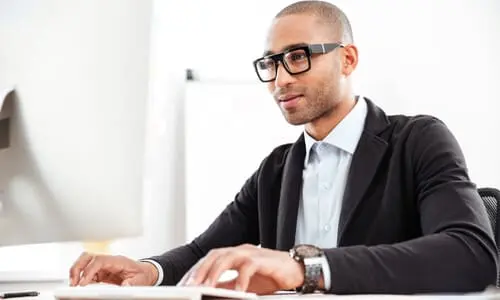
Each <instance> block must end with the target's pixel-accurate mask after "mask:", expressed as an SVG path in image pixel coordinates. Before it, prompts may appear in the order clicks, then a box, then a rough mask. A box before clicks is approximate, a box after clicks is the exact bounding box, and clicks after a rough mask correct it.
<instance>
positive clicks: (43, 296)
mask: <svg viewBox="0 0 500 300" xmlns="http://www.w3.org/2000/svg"><path fill="white" fill-rule="evenodd" d="M259 298H262V299H264V300H266V299H269V300H271V299H272V300H285V299H297V300H298V299H300V300H305V299H307V300H320V299H321V300H334V299H353V300H364V299H374V300H377V299H383V300H393V299H406V300H411V299H415V300H417V299H422V300H438V299H443V300H451V299H479V300H486V299H488V300H489V299H492V300H493V299H499V300H500V294H490V293H484V294H468V295H407V296H404V295H342V296H340V295H321V294H315V295H272V296H263V297H259ZM18 299H19V300H54V299H55V298H54V296H53V294H52V292H51V291H41V292H40V296H38V297H26V298H18ZM13 300H15V299H13ZM226 300H227V299H226Z"/></svg>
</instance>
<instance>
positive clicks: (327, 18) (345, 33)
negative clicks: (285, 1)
mask: <svg viewBox="0 0 500 300" xmlns="http://www.w3.org/2000/svg"><path fill="white" fill-rule="evenodd" d="M294 14H310V15H314V16H316V17H317V18H318V20H319V21H320V23H322V24H324V25H326V26H327V27H328V28H330V29H331V30H332V31H333V32H334V34H335V35H336V38H340V39H341V40H340V41H336V42H342V43H345V44H351V43H353V42H354V37H353V34H352V27H351V23H350V22H349V19H348V18H347V16H346V15H345V13H344V12H343V11H342V10H341V9H340V8H338V7H337V6H335V5H333V4H331V3H329V2H325V1H318V0H306V1H299V2H295V3H292V4H290V5H288V6H287V7H285V8H283V9H282V10H281V11H280V12H279V13H278V14H277V15H276V16H275V18H279V17H283V16H288V15H294Z"/></svg>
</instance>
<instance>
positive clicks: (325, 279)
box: [321, 256, 331, 291]
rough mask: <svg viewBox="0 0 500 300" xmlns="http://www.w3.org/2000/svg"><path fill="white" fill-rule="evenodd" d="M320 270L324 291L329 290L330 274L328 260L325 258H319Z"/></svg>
mask: <svg viewBox="0 0 500 300" xmlns="http://www.w3.org/2000/svg"><path fill="white" fill-rule="evenodd" d="M321 268H322V271H323V282H324V284H325V290H327V291H328V290H330V287H331V278H330V277H331V274H330V264H328V260H327V259H326V256H323V257H321Z"/></svg>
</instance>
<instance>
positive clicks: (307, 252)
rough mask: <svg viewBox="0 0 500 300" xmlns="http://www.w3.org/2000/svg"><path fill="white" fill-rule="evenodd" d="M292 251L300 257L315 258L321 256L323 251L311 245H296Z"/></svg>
mask: <svg viewBox="0 0 500 300" xmlns="http://www.w3.org/2000/svg"><path fill="white" fill-rule="evenodd" d="M294 251H295V253H296V254H297V255H299V256H301V257H317V256H321V255H322V254H323V250H321V249H320V248H318V247H316V246H313V245H297V246H296V247H295V248H294Z"/></svg>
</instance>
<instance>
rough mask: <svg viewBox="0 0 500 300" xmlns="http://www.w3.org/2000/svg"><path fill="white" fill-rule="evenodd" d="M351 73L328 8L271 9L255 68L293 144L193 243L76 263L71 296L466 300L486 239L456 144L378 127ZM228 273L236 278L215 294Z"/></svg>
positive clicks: (86, 257) (415, 131)
mask: <svg viewBox="0 0 500 300" xmlns="http://www.w3.org/2000/svg"><path fill="white" fill-rule="evenodd" d="M357 63H358V51H357V48H356V46H354V44H353V38H352V32H351V27H350V24H349V21H348V19H347V18H346V16H345V15H344V14H343V12H342V11H341V10H340V9H338V8H337V7H335V6H334V5H332V4H329V3H326V2H319V1H305V2H297V3H295V4H292V5H290V6H288V7H286V8H285V9H283V10H282V11H281V12H280V13H278V14H277V16H276V17H275V19H274V22H273V23H272V26H271V28H270V31H269V35H268V38H267V46H266V52H265V54H264V56H263V57H262V58H260V59H258V60H256V61H255V62H254V66H255V70H256V73H257V75H258V77H259V79H260V80H261V81H264V82H267V85H268V88H269V91H270V92H271V94H272V95H273V96H274V99H275V100H276V102H277V104H278V106H279V107H280V109H281V111H282V113H283V115H284V117H285V118H286V120H287V121H288V122H289V123H291V124H293V125H301V124H304V125H305V132H304V134H303V135H301V136H300V137H299V139H298V140H297V141H296V142H295V143H293V144H287V145H282V146H279V147H277V148H276V149H274V150H273V151H272V152H271V153H270V154H269V156H268V157H266V158H265V159H264V160H263V161H262V163H261V165H260V166H259V168H258V169H257V170H256V171H255V173H254V174H253V175H252V176H251V177H250V178H249V179H248V180H247V182H246V183H245V184H244V185H243V187H242V189H241V191H240V192H239V193H238V194H237V196H236V198H235V199H234V201H233V202H232V203H231V204H229V205H228V206H227V208H226V209H225V210H224V211H223V212H222V214H221V215H220V216H219V217H218V218H217V219H216V220H215V221H214V223H213V224H212V225H211V226H210V227H209V228H208V229H207V230H206V231H205V232H204V233H203V234H202V235H200V236H199V237H198V238H196V239H195V240H194V241H193V242H191V243H189V244H187V245H184V246H181V247H178V248H176V249H173V250H171V251H168V252H166V253H165V254H163V255H160V256H157V257H153V258H151V259H150V260H145V261H140V262H137V261H134V260H131V259H128V258H125V257H116V256H96V255H91V254H86V253H84V254H83V255H82V256H81V257H80V258H79V259H78V260H77V262H76V263H75V265H74V266H73V267H72V269H71V271H70V273H71V275H70V276H71V284H72V285H86V284H88V283H91V282H95V281H104V282H111V283H115V284H122V285H154V284H163V285H174V284H177V283H179V284H181V285H208V286H217V287H223V288H231V289H238V290H245V291H251V292H256V293H258V294H269V293H273V292H275V291H278V290H292V289H298V290H299V291H302V292H304V293H310V292H314V291H325V292H327V293H338V294H342V293H390V294H395V293H424V292H470V291H478V290H482V289H484V288H485V287H487V286H488V285H489V284H493V283H494V282H495V278H496V250H495V249H496V248H495V243H494V240H493V239H492V231H491V227H490V225H489V223H488V219H487V215H486V212H485V208H484V207H483V205H482V202H481V199H480V197H479V195H478V193H477V191H476V189H475V186H474V185H473V184H472V183H471V181H470V180H469V177H468V174H467V170H466V165H465V160H464V157H463V155H462V152H461V150H460V147H459V145H458V143H457V141H456V140H455V138H454V137H453V136H452V134H451V133H450V132H449V130H448V129H447V127H446V126H445V125H444V124H443V123H442V122H441V121H439V120H438V119H436V118H433V117H430V116H416V117H407V116H401V115H398V116H387V115H385V113H384V112H383V111H382V110H381V109H380V108H378V107H377V106H376V105H375V104H374V103H373V102H372V101H370V100H368V99H366V98H363V97H355V96H354V94H353V90H352V83H351V74H352V73H353V72H354V70H355V69H356V65H357ZM257 245H260V246H261V247H258V246H257ZM230 269H233V270H237V271H238V277H237V278H236V279H234V280H231V281H229V282H219V281H218V279H219V277H220V275H221V274H222V273H223V272H224V271H226V270H230Z"/></svg>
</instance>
